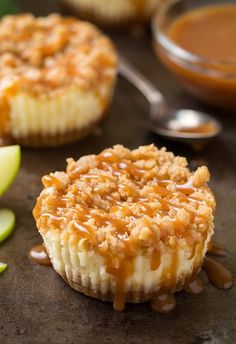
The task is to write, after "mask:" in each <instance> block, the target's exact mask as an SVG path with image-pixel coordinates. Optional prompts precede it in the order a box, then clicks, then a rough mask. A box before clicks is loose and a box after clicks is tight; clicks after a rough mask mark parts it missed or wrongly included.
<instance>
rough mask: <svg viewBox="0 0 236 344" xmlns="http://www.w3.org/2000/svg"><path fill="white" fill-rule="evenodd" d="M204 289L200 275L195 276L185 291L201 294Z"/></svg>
mask: <svg viewBox="0 0 236 344" xmlns="http://www.w3.org/2000/svg"><path fill="white" fill-rule="evenodd" d="M203 290H204V285H203V283H202V281H201V280H200V278H199V277H195V278H194V279H193V280H192V281H191V282H189V283H188V284H187V285H186V286H185V287H184V289H183V291H185V292H186V293H188V294H191V295H198V294H201V293H202V292H203Z"/></svg>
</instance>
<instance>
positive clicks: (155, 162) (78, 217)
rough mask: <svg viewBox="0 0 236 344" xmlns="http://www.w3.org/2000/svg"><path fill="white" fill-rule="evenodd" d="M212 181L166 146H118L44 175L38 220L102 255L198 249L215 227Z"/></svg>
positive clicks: (45, 227)
mask: <svg viewBox="0 0 236 344" xmlns="http://www.w3.org/2000/svg"><path fill="white" fill-rule="evenodd" d="M208 181H209V171H208V169H207V167H200V168H199V169H197V171H196V172H195V173H191V172H190V171H189V169H188V167H187V161H186V159H185V158H182V157H178V156H177V157H175V156H174V154H173V153H170V152H167V151H166V149H165V148H162V149H157V148H156V147H155V146H154V145H150V146H144V147H139V148H138V149H135V150H133V151H130V150H129V149H127V148H124V147H123V146H121V145H116V146H114V147H113V148H109V149H106V150H104V151H103V152H102V153H101V154H99V155H97V156H96V155H89V156H85V157H82V158H80V159H79V160H78V161H74V160H73V159H68V166H67V171H66V172H56V173H51V174H50V175H49V176H45V177H43V179H42V182H43V185H44V190H43V191H42V193H41V195H40V197H39V198H38V201H37V205H36V207H35V209H34V216H35V219H36V221H37V226H38V228H39V230H40V231H41V232H47V231H48V230H57V231H61V232H68V233H73V234H75V235H76V237H77V238H79V242H80V244H81V245H89V247H94V248H96V247H99V251H100V253H103V252H104V253H105V252H108V251H111V252H113V253H114V252H116V253H117V254H124V252H125V254H126V255H130V256H133V255H134V254H137V252H142V251H143V250H146V249H148V248H153V249H155V248H158V247H159V244H160V242H162V243H163V244H164V245H168V246H169V247H174V246H175V245H176V243H178V244H179V245H186V244H187V245H188V246H190V247H192V246H195V245H196V244H197V243H198V242H200V241H201V240H202V238H203V237H204V238H205V237H206V235H207V231H208V229H209V227H210V226H211V225H212V220H213V212H214V208H215V200H214V196H213V194H212V192H211V191H210V189H209V188H208V186H207V182H208Z"/></svg>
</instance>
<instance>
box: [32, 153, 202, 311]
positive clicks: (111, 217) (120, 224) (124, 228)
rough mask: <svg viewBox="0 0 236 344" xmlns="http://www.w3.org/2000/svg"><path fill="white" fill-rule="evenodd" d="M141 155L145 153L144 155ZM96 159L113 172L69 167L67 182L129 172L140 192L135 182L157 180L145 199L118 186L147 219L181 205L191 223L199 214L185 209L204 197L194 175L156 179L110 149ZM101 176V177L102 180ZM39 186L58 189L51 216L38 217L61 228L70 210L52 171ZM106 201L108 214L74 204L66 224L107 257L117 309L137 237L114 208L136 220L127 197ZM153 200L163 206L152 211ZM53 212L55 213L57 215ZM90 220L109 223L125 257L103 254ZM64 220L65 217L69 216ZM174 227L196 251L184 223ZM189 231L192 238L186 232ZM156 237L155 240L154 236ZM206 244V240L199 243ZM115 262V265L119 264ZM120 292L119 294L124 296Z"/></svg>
mask: <svg viewBox="0 0 236 344" xmlns="http://www.w3.org/2000/svg"><path fill="white" fill-rule="evenodd" d="M143 158H145V157H143ZM96 161H97V168H100V169H102V170H105V171H106V170H107V171H109V173H111V176H110V175H109V176H105V175H104V176H100V175H99V176H97V175H95V174H91V175H87V174H86V173H87V172H88V171H85V172H83V173H81V170H80V167H77V168H74V169H72V170H71V171H68V173H69V176H70V178H71V180H75V179H77V178H80V179H86V180H88V181H89V180H90V179H91V180H92V179H95V180H96V179H98V183H99V181H101V182H103V181H106V179H110V180H112V178H114V177H116V176H121V175H123V174H124V175H127V176H129V178H130V179H132V181H133V182H134V183H135V184H136V185H137V190H139V183H140V181H141V180H143V179H144V180H153V181H155V185H152V188H151V190H152V192H151V198H150V199H149V198H148V197H147V198H143V197H142V196H141V195H140V194H139V192H137V190H134V189H133V188H131V187H129V186H128V185H120V186H119V187H120V188H121V189H122V190H123V191H125V192H126V193H127V195H128V196H127V197H130V198H132V200H133V201H132V202H131V203H133V202H134V201H135V202H136V204H137V205H139V206H140V209H141V215H140V216H143V215H148V216H149V217H155V216H156V215H157V214H163V213H164V214H165V213H167V212H169V211H170V210H171V209H174V210H176V211H177V210H178V209H181V208H185V209H186V210H187V211H188V213H189V214H190V217H191V221H194V218H195V216H196V215H197V208H196V209H191V210H190V209H188V208H187V203H188V202H190V201H191V202H194V203H195V204H196V207H198V205H199V204H201V202H203V201H202V200H199V199H198V198H197V197H195V195H194V192H195V191H196V189H195V187H194V186H193V182H192V179H191V178H190V179H189V180H188V181H187V182H186V183H183V184H176V183H174V182H173V181H171V180H168V179H163V180H156V178H155V175H153V173H152V172H151V169H149V168H146V169H143V168H140V167H138V166H136V165H135V164H134V162H133V161H130V160H128V159H123V160H120V159H119V158H118V157H117V156H116V155H115V154H113V152H111V151H109V150H105V151H103V152H102V153H101V154H100V155H98V156H97V157H96ZM101 178H102V179H101ZM43 184H44V186H45V187H49V186H54V187H55V188H56V189H57V190H58V196H59V199H60V200H59V201H58V203H57V204H55V209H52V213H53V214H48V213H47V214H42V215H41V217H49V219H50V221H58V223H59V224H60V226H61V227H62V228H63V226H64V220H65V218H64V216H63V214H64V212H65V211H67V210H68V208H67V207H66V199H65V196H64V195H63V194H62V195H61V194H60V192H61V189H63V188H62V185H61V182H60V181H59V180H57V178H56V177H55V176H53V175H50V176H46V177H44V178H43ZM170 184H171V185H174V191H172V190H169V189H168V186H169V185H170ZM104 197H105V199H107V200H109V201H110V202H111V204H112V206H111V208H110V210H109V212H107V211H104V210H98V209H94V210H91V209H89V207H85V206H81V205H79V207H78V208H73V209H72V210H73V211H72V212H71V213H73V215H72V216H71V218H70V219H69V220H70V227H71V229H72V230H75V231H76V232H77V233H78V232H79V234H80V236H81V238H85V239H88V241H89V242H92V243H93V244H94V245H95V247H96V250H97V252H98V253H99V254H100V255H102V256H103V257H104V258H105V264H106V271H107V272H108V273H110V274H111V275H113V276H114V278H115V281H116V283H115V285H116V287H115V300H114V308H115V309H117V310H122V309H123V308H124V305H125V294H126V291H125V287H126V281H127V279H128V278H129V277H130V276H131V275H132V273H133V270H134V259H135V254H133V251H134V248H135V245H136V243H135V241H134V239H131V238H130V237H129V227H128V224H127V223H126V221H125V220H120V219H118V218H116V217H115V215H116V212H118V211H122V213H123V214H126V215H127V216H133V217H134V218H138V216H137V215H134V214H132V212H131V210H129V209H127V207H126V206H125V205H123V203H124V202H125V203H126V204H128V203H129V201H128V199H125V200H116V199H115V198H113V197H112V196H111V195H105V196H104ZM174 197H177V198H179V199H180V200H181V202H182V205H181V207H180V206H178V205H176V204H175V202H174V201H173V198H174ZM152 200H155V201H158V202H159V203H160V205H161V209H153V208H152V207H151V206H150V205H149V204H148V203H149V201H150V202H151V201H152ZM39 207H40V204H38V205H37V206H36V208H35V210H34V215H35V217H36V218H37V217H38V214H39V212H38V208H39ZM54 212H55V213H56V214H58V215H57V216H56V217H55V215H54ZM198 216H199V217H200V218H201V219H202V221H206V219H205V217H204V216H202V217H201V216H200V215H198ZM89 220H93V221H94V222H95V223H96V225H97V226H98V227H101V226H109V225H111V226H112V227H113V228H114V229H115V236H116V237H117V239H118V240H121V241H122V244H123V247H124V249H123V253H124V256H122V257H118V256H116V255H114V253H111V252H107V250H105V251H104V250H103V248H102V247H100V246H99V245H97V239H96V233H95V232H94V230H93V229H92V228H91V227H90V226H89V225H87V224H86V223H87V221H89ZM67 221H68V218H67ZM145 221H146V225H147V227H149V223H148V219H145ZM173 226H174V230H175V233H176V236H177V237H180V238H185V239H186V241H187V242H188V243H190V244H191V246H192V245H193V255H194V253H195V250H196V245H197V243H194V242H193V238H192V237H191V235H190V234H191V233H190V234H188V233H187V231H186V226H185V225H184V224H183V223H180V222H179V221H173ZM189 235H190V236H189ZM156 240H157V239H156ZM162 240H163V241H164V242H166V244H168V240H169V238H168V236H167V237H166V238H162ZM202 240H203V242H204V240H205V237H204V234H203V236H202ZM203 244H204V243H203ZM172 249H173V253H172V263H171V266H170V267H169V268H168V269H166V271H163V276H162V279H163V280H164V281H166V288H167V289H168V290H171V289H173V288H174V287H175V285H176V274H177V266H178V256H177V255H176V254H175V253H174V252H175V249H174V248H172ZM158 250H159V249H158V242H157V241H156V248H155V247H154V251H153V253H152V257H151V266H150V268H151V270H156V269H158V267H159V265H160V254H159V251H158ZM117 261H118V264H117ZM122 295H123V296H122Z"/></svg>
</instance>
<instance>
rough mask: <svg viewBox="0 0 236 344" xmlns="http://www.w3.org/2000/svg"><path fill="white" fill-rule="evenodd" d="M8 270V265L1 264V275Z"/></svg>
mask: <svg viewBox="0 0 236 344" xmlns="http://www.w3.org/2000/svg"><path fill="white" fill-rule="evenodd" d="M6 268H7V264H5V263H2V262H0V274H1V273H2V272H3V271H5V270H6Z"/></svg>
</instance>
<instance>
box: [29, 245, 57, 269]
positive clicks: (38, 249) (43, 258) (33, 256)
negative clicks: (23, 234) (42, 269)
mask: <svg viewBox="0 0 236 344" xmlns="http://www.w3.org/2000/svg"><path fill="white" fill-rule="evenodd" d="M28 256H29V259H30V260H31V261H33V262H34V263H37V264H40V265H45V266H51V265H52V264H51V261H50V259H49V256H48V253H47V250H46V248H45V246H44V245H43V244H41V245H37V246H34V247H33V248H32V249H31V250H30V251H29V255H28Z"/></svg>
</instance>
